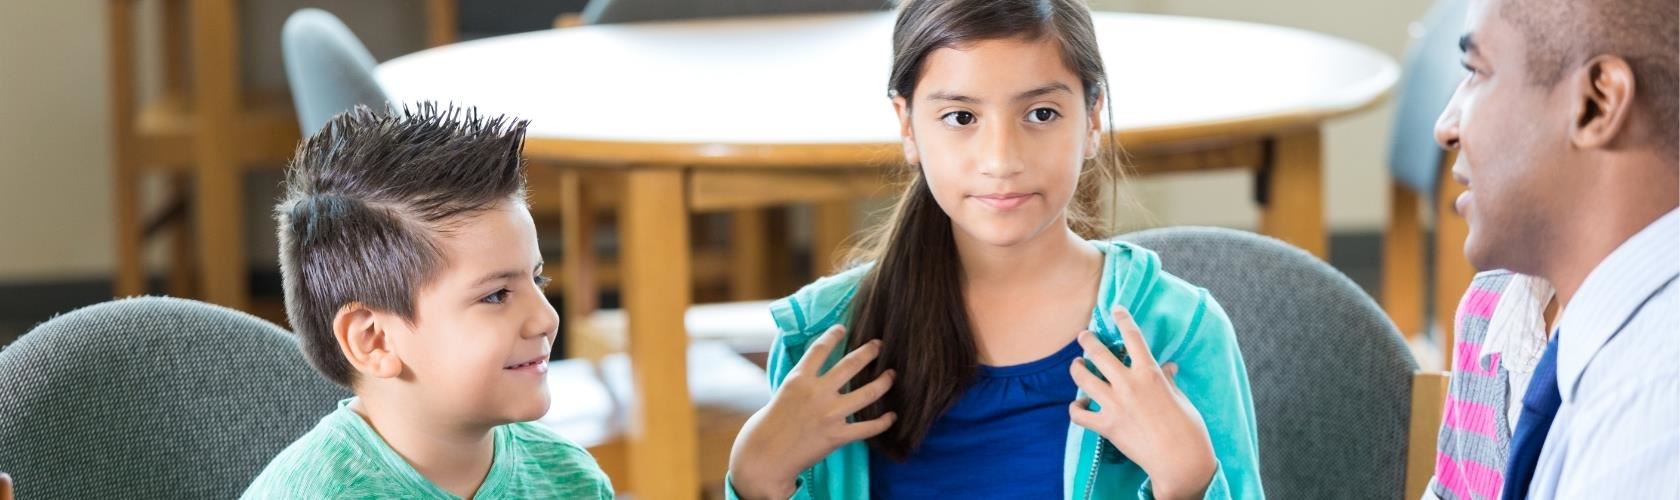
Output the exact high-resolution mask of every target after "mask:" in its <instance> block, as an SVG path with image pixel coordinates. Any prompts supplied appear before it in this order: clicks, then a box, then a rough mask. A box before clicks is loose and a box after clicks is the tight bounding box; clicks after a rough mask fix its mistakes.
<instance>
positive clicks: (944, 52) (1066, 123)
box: [893, 37, 1102, 246]
mask: <svg viewBox="0 0 1680 500" xmlns="http://www.w3.org/2000/svg"><path fill="white" fill-rule="evenodd" d="M1043 38H1044V39H1043V40H1036V41H1034V40H1023V39H1018V38H1012V39H1002V40H986V41H981V42H976V43H973V44H971V45H968V46H964V47H960V48H941V49H936V50H934V51H933V52H931V53H929V54H928V56H927V57H926V59H924V61H923V63H922V74H921V80H920V81H919V82H918V83H917V85H916V90H915V92H914V95H913V96H912V98H913V99H914V101H911V102H907V101H906V100H905V99H904V98H903V97H895V98H893V106H894V107H895V108H896V109H897V110H898V119H899V127H900V134H901V135H902V136H903V139H904V155H905V158H906V159H907V160H909V161H910V163H911V164H912V165H917V164H919V165H921V169H922V175H923V176H924V177H925V178H926V180H927V185H928V188H929V189H930V190H932V192H933V197H934V199H935V200H936V201H937V202H938V203H939V207H940V208H941V209H943V210H944V211H945V213H946V215H949V216H950V217H951V222H952V225H953V226H954V227H955V228H956V230H955V232H956V234H955V237H956V239H957V241H958V242H959V244H960V243H964V242H967V243H982V244H987V245H994V246H1013V245H1017V244H1020V243H1023V242H1026V241H1030V240H1032V239H1033V238H1035V237H1037V236H1038V235H1040V234H1043V233H1044V232H1045V230H1046V229H1051V230H1065V229H1064V228H1066V227H1067V220H1066V212H1067V207H1068V203H1069V202H1070V201H1071V200H1072V198H1073V193H1074V188H1075V187H1076V186H1077V185H1078V181H1079V172H1080V169H1081V167H1082V166H1083V164H1084V162H1085V160H1086V159H1089V158H1092V157H1095V156H1096V153H1097V148H1098V147H1099V144H1100V143H1099V142H1098V139H1099V137H1101V136H1100V135H1098V134H1100V132H1101V126H1102V124H1101V122H1100V121H1099V118H1098V116H1100V115H1099V114H1098V113H1095V112H1094V110H1095V109H1101V107H1102V104H1101V102H1098V103H1097V105H1096V106H1093V107H1092V109H1087V107H1086V106H1085V99H1084V93H1085V89H1084V86H1083V85H1082V84H1081V83H1080V81H1079V77H1078V75H1075V74H1074V73H1073V71H1072V70H1071V69H1069V68H1068V67H1067V66H1066V65H1065V64H1063V63H1062V54H1061V50H1060V48H1059V47H1058V45H1057V43H1056V42H1055V41H1054V40H1053V39H1051V38H1049V37H1043ZM1052 234H1054V233H1052Z"/></svg>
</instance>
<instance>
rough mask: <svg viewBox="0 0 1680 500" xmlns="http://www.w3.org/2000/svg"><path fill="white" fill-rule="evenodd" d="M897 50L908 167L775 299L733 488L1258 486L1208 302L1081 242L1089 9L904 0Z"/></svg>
mask: <svg viewBox="0 0 1680 500" xmlns="http://www.w3.org/2000/svg"><path fill="white" fill-rule="evenodd" d="M893 48H894V54H893V66H892V72H891V75H890V81H889V82H888V85H889V90H890V92H889V96H890V97H891V98H892V102H893V106H894V108H895V109H896V110H897V113H898V119H899V123H900V130H901V135H902V137H903V148H904V156H905V159H906V160H908V161H909V164H910V165H912V166H913V167H914V168H913V169H912V173H911V178H912V179H911V182H910V185H909V187H908V189H907V190H906V192H905V193H904V195H903V197H902V199H901V200H900V201H899V203H898V206H897V207H896V209H895V210H894V213H893V215H892V217H891V219H890V220H889V221H888V222H887V224H886V225H885V226H884V227H883V228H882V229H880V231H879V233H878V234H877V235H876V237H875V238H874V239H873V240H872V241H873V244H871V245H866V246H865V248H866V251H864V252H863V253H862V258H861V259H858V260H859V261H864V262H867V263H865V264H863V265H859V266H856V267H855V268H853V269H851V270H849V271H846V272H843V273H841V274H839V275H836V276H832V277H828V278H824V279H822V280H818V281H817V282H816V283H813V284H811V285H809V286H806V287H805V288H804V289H801V290H800V291H799V292H797V293H795V294H794V295H793V296H792V297H789V298H787V299H784V300H780V301H777V302H775V303H774V305H773V306H771V313H772V315H773V316H774V317H775V320H776V322H777V324H778V325H779V326H780V328H781V330H782V334H781V335H780V337H779V339H778V340H777V343H776V345H775V347H774V348H773V349H772V352H771V359H770V363H769V372H770V383H771V387H772V389H773V390H774V391H775V396H774V397H773V398H772V400H771V402H770V404H769V405H768V406H767V407H765V408H764V409H763V410H760V411H759V412H758V413H757V414H755V415H754V416H753V418H752V419H751V420H749V421H748V423H747V424H746V425H745V427H743V428H742V430H741V434H740V436H739V437H738V438H737V440H736V442H735V448H734V451H733V454H732V456H731V463H730V486H731V491H730V493H731V494H732V496H739V497H742V498H778V499H780V498H789V497H790V496H791V497H796V498H821V499H829V498H832V499H852V498H864V497H874V498H934V497H940V498H983V497H994V498H1057V497H1065V498H1120V497H1122V496H1124V497H1139V496H1142V497H1145V498H1147V497H1149V496H1151V495H1153V496H1154V497H1157V498H1202V497H1208V498H1260V497H1261V495H1262V493H1261V490H1260V479H1259V465H1258V463H1257V462H1258V458H1257V455H1256V451H1255V448H1256V437H1255V430H1254V429H1255V427H1254V416H1253V415H1254V413H1253V404H1252V403H1251V401H1250V396H1249V391H1248V378H1247V375H1246V373H1245V371H1244V368H1243V362H1242V357H1241V355H1240V354H1239V352H1238V351H1237V345H1236V339H1235V337H1234V336H1233V334H1232V332H1231V323H1230V320H1229V319H1228V318H1227V317H1226V316H1225V312H1224V311H1223V310H1222V309H1220V307H1219V305H1218V303H1216V302H1214V300H1213V298H1212V297H1209V296H1208V294H1207V292H1206V291H1205V290H1202V289H1200V288H1197V287H1194V286H1192V285H1189V284H1187V283H1185V282H1184V281H1182V280H1179V279H1177V278H1175V277H1173V276H1171V275H1168V274H1166V273H1165V272H1163V271H1162V270H1161V268H1160V260H1159V259H1158V258H1157V257H1156V256H1155V254H1153V253H1151V252H1150V251H1148V250H1145V249H1143V248H1139V247H1136V246H1133V245H1129V244H1126V243H1118V242H1109V241H1101V240H1090V241H1088V240H1086V238H1088V237H1097V236H1100V234H1099V233H1098V230H1097V229H1096V227H1095V224H1093V223H1092V221H1091V218H1090V217H1089V215H1090V209H1091V208H1092V206H1093V205H1095V204H1094V203H1090V202H1089V201H1090V200H1093V199H1095V193H1096V192H1097V190H1098V189H1099V188H1101V187H1102V185H1103V184H1104V183H1106V182H1110V181H1112V180H1113V177H1112V176H1113V174H1112V173H1113V172H1114V170H1115V168H1114V166H1115V165H1117V163H1118V162H1117V161H1114V160H1116V158H1117V155H1118V152H1117V151H1115V150H1113V149H1109V150H1108V155H1107V160H1110V161H1108V162H1106V163H1105V162H1099V161H1093V160H1095V159H1096V158H1097V156H1098V153H1099V151H1101V150H1102V148H1101V146H1102V144H1101V139H1102V120H1101V118H1100V115H1099V113H1098V111H1099V110H1101V109H1104V104H1103V102H1104V99H1105V95H1104V89H1105V88H1106V78H1105V76H1104V70H1103V65H1102V59H1101V57H1100V55H1099V54H1098V53H1097V44H1096V34H1095V33H1094V31H1093V28H1092V25H1091V17H1090V12H1089V11H1087V10H1086V8H1085V6H1084V5H1083V4H1081V3H1079V0H914V1H912V2H909V3H908V4H907V5H905V6H904V7H903V10H902V11H900V13H899V16H898V20H897V23H896V25H895V26H894V30H893ZM841 344H845V345H846V348H844V349H842V348H839V347H838V346H840V345H841ZM847 351H849V353H848V352H847ZM1128 354H1129V356H1128ZM1179 366H1182V367H1183V369H1182V370H1179V369H1178V368H1177V367H1179ZM1175 375H1176V380H1175ZM889 389H890V390H889ZM1076 396H1077V399H1076Z"/></svg>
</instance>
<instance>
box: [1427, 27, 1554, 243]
mask: <svg viewBox="0 0 1680 500" xmlns="http://www.w3.org/2000/svg"><path fill="white" fill-rule="evenodd" d="M1502 1H1503V0H1472V2H1471V5H1470V13H1469V16H1468V19H1467V24H1468V25H1469V30H1468V32H1467V34H1466V35H1465V36H1464V39H1463V41H1462V42H1461V44H1460V45H1461V46H1462V48H1463V49H1464V56H1463V57H1464V60H1463V63H1464V65H1465V67H1466V69H1468V71H1469V74H1468V75H1467V76H1466V77H1465V79H1464V81H1463V82H1461V83H1460V84H1459V86H1458V90H1457V91H1456V92H1455V93H1454V94H1453V98H1452V101H1451V102H1450V103H1448V104H1447V107H1446V109H1445V110H1444V111H1442V113H1441V117H1440V119H1439V120H1438V121H1437V122H1436V124H1435V138H1436V141H1437V142H1439V143H1440V144H1441V146H1442V147H1445V148H1447V149H1449V150H1454V151H1457V152H1458V157H1457V161H1456V163H1455V164H1454V165H1453V169H1452V171H1453V177H1454V178H1455V179H1456V180H1457V182H1459V183H1461V184H1464V185H1465V187H1466V191H1465V193H1464V194H1463V195H1462V196H1460V197H1459V198H1458V199H1457V200H1456V204H1455V206H1456V207H1457V210H1458V212H1459V213H1460V214H1461V215H1463V216H1464V217H1465V219H1466V220H1467V221H1468V223H1469V226H1470V234H1469V236H1468V238H1466V240H1465V243H1464V252H1465V255H1466V256H1467V257H1468V258H1469V260H1470V263H1471V264H1472V265H1474V266H1475V267H1476V268H1478V269H1500V268H1503V269H1511V270H1514V271H1518V272H1529V273H1532V272H1536V271H1537V269H1535V267H1537V265H1538V264H1537V262H1536V261H1537V260H1538V259H1539V258H1541V257H1543V255H1544V254H1545V252H1546V251H1547V249H1546V248H1545V246H1546V245H1547V244H1549V243H1553V242H1552V241H1550V239H1549V237H1548V234H1547V231H1548V227H1549V225H1548V224H1547V221H1552V220H1558V218H1560V217H1564V216H1567V215H1568V213H1567V212H1568V208H1569V206H1570V197H1571V192H1572V190H1571V187H1572V182H1574V181H1575V180H1576V179H1574V178H1573V177H1574V176H1573V175H1572V172H1571V170H1572V169H1571V168H1570V165H1571V164H1573V163H1574V161H1573V158H1571V154H1572V151H1571V150H1570V148H1569V143H1568V137H1569V130H1570V129H1569V127H1570V117H1569V116H1570V114H1571V113H1572V106H1571V104H1572V103H1570V102H1569V100H1568V95H1567V94H1568V93H1567V92H1563V91H1562V88H1563V87H1564V86H1563V85H1552V86H1550V88H1548V87H1545V86H1541V85H1537V84H1535V83H1534V82H1533V81H1532V80H1531V78H1530V73H1529V68H1528V62H1527V61H1528V57H1529V55H1528V53H1527V52H1528V47H1527V43H1526V41H1525V39H1524V37H1523V34H1522V32H1521V31H1519V29H1518V28H1517V27H1516V26H1515V25H1513V24H1512V23H1511V22H1510V21H1509V20H1507V19H1505V18H1503V17H1502V16H1501V14H1500V10H1501V4H1502Z"/></svg>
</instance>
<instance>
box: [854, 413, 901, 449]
mask: <svg viewBox="0 0 1680 500" xmlns="http://www.w3.org/2000/svg"><path fill="white" fill-rule="evenodd" d="M896 421H898V414H897V413H893V412H890V411H889V412H887V413H885V414H882V415H881V416H879V417H875V418H874V419H872V420H865V421H862V422H852V423H849V424H846V426H845V427H841V428H840V439H841V440H843V442H846V443H850V442H852V441H861V440H864V439H869V438H872V437H875V436H876V435H878V434H880V433H883V432H887V429H890V428H892V424H893V422H896Z"/></svg>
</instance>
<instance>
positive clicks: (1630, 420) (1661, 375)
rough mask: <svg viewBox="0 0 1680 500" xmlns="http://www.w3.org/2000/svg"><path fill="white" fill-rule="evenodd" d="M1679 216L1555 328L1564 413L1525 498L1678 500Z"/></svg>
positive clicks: (1615, 266)
mask: <svg viewBox="0 0 1680 500" xmlns="http://www.w3.org/2000/svg"><path fill="white" fill-rule="evenodd" d="M1677 277H1680V210H1673V211H1670V212H1669V213H1668V214H1666V215H1663V216H1662V217H1660V218H1658V219H1657V220H1656V221H1655V222H1653V223H1651V225H1649V226H1646V227H1645V229H1643V230H1641V231H1640V232H1639V233H1638V234H1635V235H1634V236H1633V237H1632V238H1629V239H1628V240H1627V241H1626V242H1624V243H1622V245H1621V246H1620V247H1617V248H1616V250H1615V251H1614V252H1611V254H1610V256H1609V257H1606V258H1605V259H1604V261H1603V262H1600V263H1599V265H1598V267H1596V268H1594V269H1593V270H1592V272H1591V273H1589V274H1588V275H1587V279H1586V281H1584V282H1582V284H1581V288H1580V290H1579V291H1578V292H1577V293H1576V294H1575V297H1574V298H1572V299H1570V301H1569V304H1566V305H1565V306H1564V311H1563V318H1562V319H1561V320H1560V321H1559V322H1558V326H1559V332H1560V333H1559V335H1561V337H1560V338H1559V340H1558V355H1557V377H1558V390H1559V392H1560V393H1561V395H1562V397H1563V405H1562V406H1561V407H1559V408H1558V413H1557V417H1556V420H1554V421H1553V422H1552V427H1551V430H1550V431H1549V432H1548V433H1547V435H1546V444H1545V446H1544V447H1543V448H1542V449H1541V452H1540V462H1539V464H1538V467H1537V468H1536V469H1535V473H1534V480H1533V482H1531V483H1529V498H1536V499H1549V498H1570V499H1573V498H1664V499H1673V498H1680V280H1677V279H1676V278H1677Z"/></svg>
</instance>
